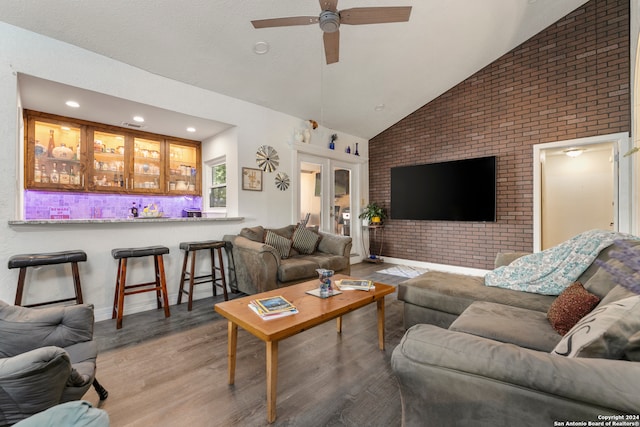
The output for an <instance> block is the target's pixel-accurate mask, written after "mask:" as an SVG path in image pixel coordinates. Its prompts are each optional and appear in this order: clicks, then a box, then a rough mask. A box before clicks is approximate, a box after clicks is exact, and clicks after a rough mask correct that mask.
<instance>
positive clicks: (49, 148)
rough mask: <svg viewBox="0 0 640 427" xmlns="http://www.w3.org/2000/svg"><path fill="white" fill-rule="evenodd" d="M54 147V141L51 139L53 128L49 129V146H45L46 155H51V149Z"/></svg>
mask: <svg viewBox="0 0 640 427" xmlns="http://www.w3.org/2000/svg"><path fill="white" fill-rule="evenodd" d="M54 148H56V143H55V142H54V140H53V129H51V130H49V146H48V147H47V156H49V157H53V149H54Z"/></svg>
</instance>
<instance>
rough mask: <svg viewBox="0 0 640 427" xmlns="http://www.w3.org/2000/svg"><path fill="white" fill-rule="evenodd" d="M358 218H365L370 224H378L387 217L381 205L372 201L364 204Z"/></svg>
mask: <svg viewBox="0 0 640 427" xmlns="http://www.w3.org/2000/svg"><path fill="white" fill-rule="evenodd" d="M358 218H360V219H364V220H367V221H369V223H371V224H380V223H381V222H382V221H383V220H384V219H385V218H387V213H386V212H385V210H384V208H383V207H382V206H379V205H378V204H377V203H375V202H373V203H369V204H368V205H367V206H365V208H364V210H363V211H362V213H361V214H360V215H358Z"/></svg>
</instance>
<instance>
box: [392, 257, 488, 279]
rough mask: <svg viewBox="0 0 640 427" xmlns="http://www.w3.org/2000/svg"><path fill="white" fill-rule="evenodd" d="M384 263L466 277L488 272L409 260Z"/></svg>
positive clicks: (398, 259)
mask: <svg viewBox="0 0 640 427" xmlns="http://www.w3.org/2000/svg"><path fill="white" fill-rule="evenodd" d="M383 258H384V262H388V263H390V264H398V265H406V266H409V267H421V268H426V269H427V270H436V271H445V272H447V273H457V274H466V275H467V276H484V275H485V274H487V273H488V272H489V271H490V270H483V269H480V268H471V267H461V266H457V265H448V264H435V263H432V262H423V261H414V260H411V259H402V258H390V257H383Z"/></svg>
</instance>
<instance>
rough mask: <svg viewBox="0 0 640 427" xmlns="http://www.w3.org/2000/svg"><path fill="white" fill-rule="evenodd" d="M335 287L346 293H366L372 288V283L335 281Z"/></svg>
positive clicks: (352, 280) (355, 280)
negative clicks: (357, 291) (351, 291)
mask: <svg viewBox="0 0 640 427" xmlns="http://www.w3.org/2000/svg"><path fill="white" fill-rule="evenodd" d="M336 285H338V287H339V288H340V290H341V291H348V290H359V291H368V290H369V289H373V288H374V286H373V281H371V280H357V279H343V280H336Z"/></svg>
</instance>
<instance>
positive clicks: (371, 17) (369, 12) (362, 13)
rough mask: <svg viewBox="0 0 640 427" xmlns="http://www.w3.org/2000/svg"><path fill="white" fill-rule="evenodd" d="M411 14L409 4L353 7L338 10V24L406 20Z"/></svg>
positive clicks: (382, 22) (383, 22)
mask: <svg viewBox="0 0 640 427" xmlns="http://www.w3.org/2000/svg"><path fill="white" fill-rule="evenodd" d="M410 15H411V6H397V7H395V6H393V7H354V8H352V9H345V10H341V11H340V24H349V25H362V24H385V23H388V22H406V21H408V20H409V16H410Z"/></svg>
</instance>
